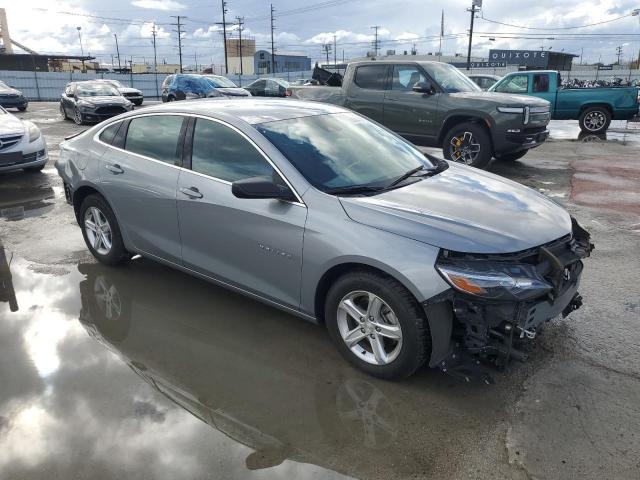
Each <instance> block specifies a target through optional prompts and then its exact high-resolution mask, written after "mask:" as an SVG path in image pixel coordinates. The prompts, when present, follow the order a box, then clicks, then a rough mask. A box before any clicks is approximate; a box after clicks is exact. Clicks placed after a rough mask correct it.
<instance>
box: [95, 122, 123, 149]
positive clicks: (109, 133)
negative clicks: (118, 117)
mask: <svg viewBox="0 0 640 480" xmlns="http://www.w3.org/2000/svg"><path fill="white" fill-rule="evenodd" d="M120 125H122V122H116V123H114V124H113V125H109V126H108V127H107V128H105V129H104V130H103V131H102V133H100V137H99V138H100V140H102V141H103V142H104V143H108V144H109V145H111V144H112V142H113V139H114V138H115V136H116V133H118V129H119V128H120Z"/></svg>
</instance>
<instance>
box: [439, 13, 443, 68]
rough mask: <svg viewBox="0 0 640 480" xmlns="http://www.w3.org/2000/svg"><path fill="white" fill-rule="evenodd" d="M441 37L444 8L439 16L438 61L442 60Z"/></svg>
mask: <svg viewBox="0 0 640 480" xmlns="http://www.w3.org/2000/svg"><path fill="white" fill-rule="evenodd" d="M442 37H444V9H443V10H442V17H440V46H439V47H438V61H441V60H442Z"/></svg>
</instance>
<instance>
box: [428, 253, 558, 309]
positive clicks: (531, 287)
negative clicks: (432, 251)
mask: <svg viewBox="0 0 640 480" xmlns="http://www.w3.org/2000/svg"><path fill="white" fill-rule="evenodd" d="M436 268H437V269H438V271H439V272H440V274H441V275H442V276H443V278H444V279H445V280H446V281H447V283H449V284H450V285H451V286H452V287H453V288H455V289H456V290H458V291H460V292H462V293H466V294H469V295H474V296H477V297H483V298H486V299H492V300H511V301H523V300H529V299H533V298H537V297H540V296H542V295H544V294H546V293H548V292H550V291H551V290H552V289H553V287H552V286H551V285H550V284H549V283H548V282H547V281H546V280H545V279H544V278H542V277H541V276H540V275H539V274H538V272H537V271H536V269H535V267H534V266H533V265H527V264H516V263H502V262H495V261H490V260H487V261H478V260H451V261H449V260H447V261H446V263H436Z"/></svg>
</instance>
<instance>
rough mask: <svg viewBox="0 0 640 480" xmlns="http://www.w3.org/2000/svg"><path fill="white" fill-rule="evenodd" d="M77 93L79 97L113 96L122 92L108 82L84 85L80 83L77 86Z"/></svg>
mask: <svg viewBox="0 0 640 480" xmlns="http://www.w3.org/2000/svg"><path fill="white" fill-rule="evenodd" d="M76 95H78V96H79V97H98V96H108V97H112V96H119V95H120V92H118V91H117V90H116V89H115V88H113V87H112V86H111V85H108V84H106V83H88V84H84V85H83V84H81V83H78V84H77V86H76Z"/></svg>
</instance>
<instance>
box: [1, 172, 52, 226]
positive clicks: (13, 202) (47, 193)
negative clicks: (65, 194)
mask: <svg viewBox="0 0 640 480" xmlns="http://www.w3.org/2000/svg"><path fill="white" fill-rule="evenodd" d="M14 175H27V174H23V173H22V172H18V173H17V174H13V175H6V176H3V177H0V181H2V182H3V186H2V189H0V218H4V219H6V220H9V221H17V220H22V219H24V218H27V217H37V216H40V215H43V214H45V213H46V212H48V211H50V210H52V209H53V207H54V198H55V196H56V194H55V191H54V189H53V188H52V187H51V186H50V185H49V184H48V183H44V184H39V182H38V181H37V180H40V177H42V178H46V177H44V176H43V175H42V174H29V175H30V177H32V178H29V179H28V181H24V179H20V181H19V182H16V183H15V184H11V181H10V180H11V177H13V176H14ZM34 177H38V178H34Z"/></svg>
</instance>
